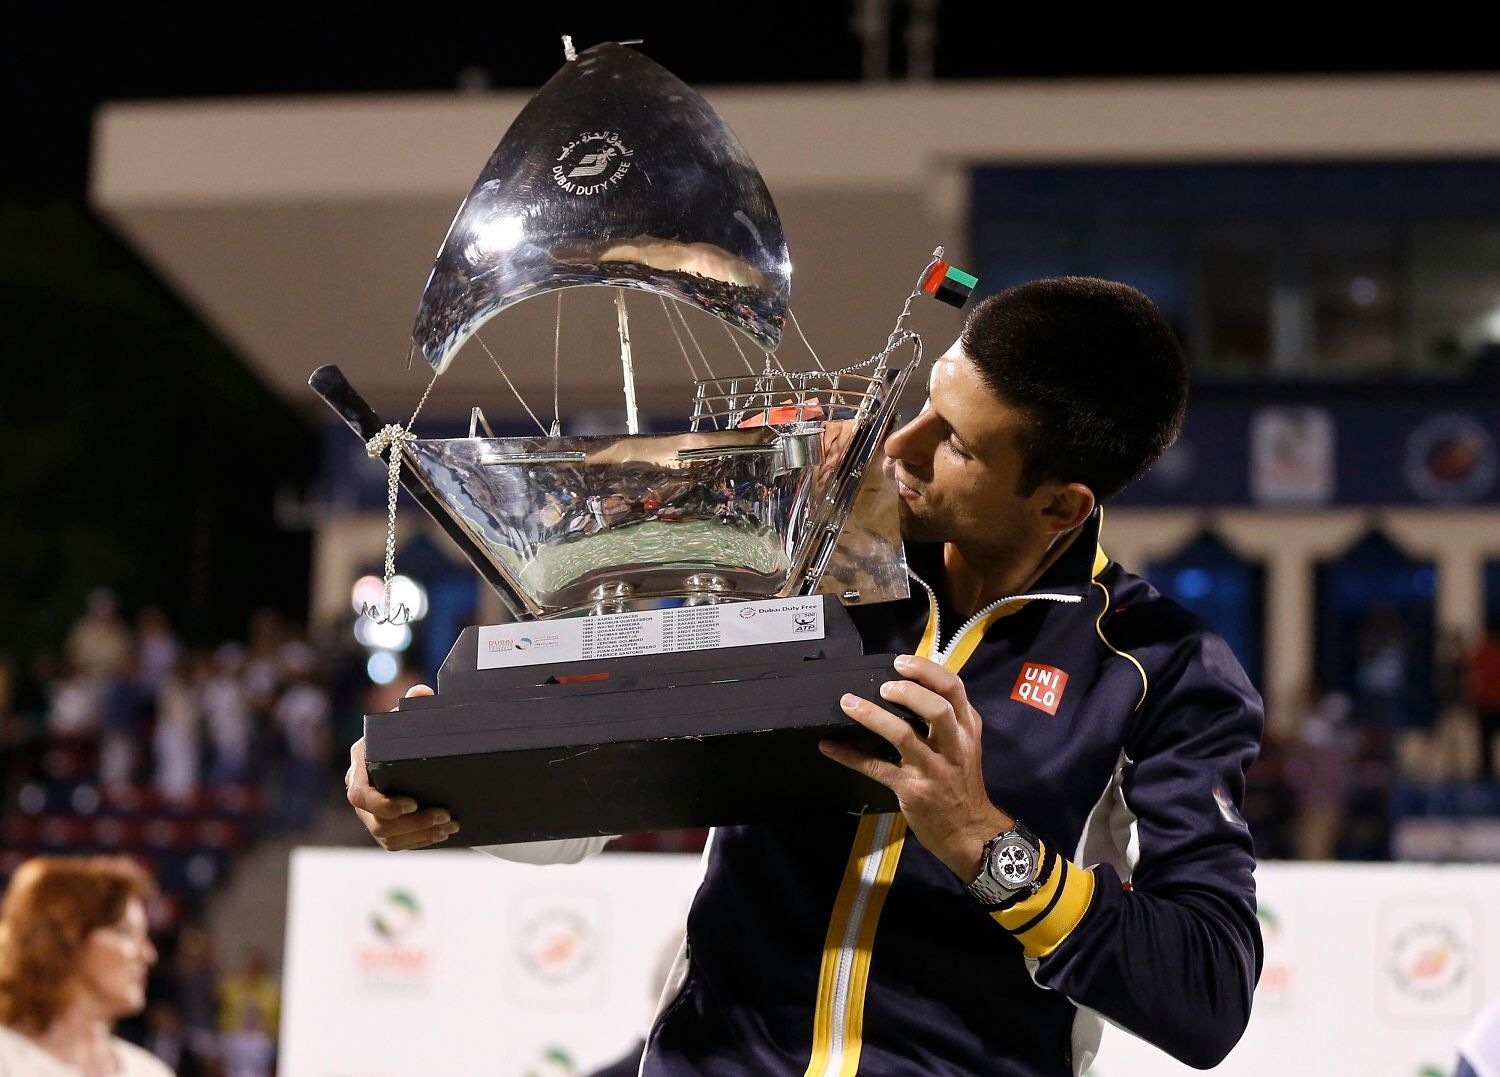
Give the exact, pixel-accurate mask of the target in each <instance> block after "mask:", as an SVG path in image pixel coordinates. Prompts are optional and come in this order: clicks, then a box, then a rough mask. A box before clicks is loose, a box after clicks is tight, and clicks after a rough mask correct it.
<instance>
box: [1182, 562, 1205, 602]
mask: <svg viewBox="0 0 1500 1077" xmlns="http://www.w3.org/2000/svg"><path fill="white" fill-rule="evenodd" d="M1212 588H1213V577H1211V576H1210V575H1209V574H1208V573H1207V572H1205V571H1204V570H1203V569H1201V568H1185V569H1183V570H1182V571H1181V572H1179V573H1178V574H1177V587H1176V591H1177V597H1178V598H1182V599H1188V600H1191V599H1194V598H1202V597H1203V596H1204V595H1206V594H1208V592H1209V591H1210V590H1211V589H1212Z"/></svg>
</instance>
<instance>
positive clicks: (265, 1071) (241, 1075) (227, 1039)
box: [220, 1002, 276, 1077]
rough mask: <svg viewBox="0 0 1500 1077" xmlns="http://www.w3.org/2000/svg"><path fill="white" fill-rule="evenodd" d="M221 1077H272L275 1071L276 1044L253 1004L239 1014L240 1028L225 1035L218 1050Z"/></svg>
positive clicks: (257, 1007)
mask: <svg viewBox="0 0 1500 1077" xmlns="http://www.w3.org/2000/svg"><path fill="white" fill-rule="evenodd" d="M220 1057H221V1059H222V1060H223V1072H224V1077H271V1075H272V1074H273V1073H275V1072H276V1041H275V1040H273V1039H272V1038H271V1036H270V1034H269V1032H268V1031H267V1029H266V1018H265V1015H264V1014H262V1013H261V1012H260V1007H259V1006H257V1005H256V1004H255V1003H254V1002H248V1003H246V1004H245V1006H244V1007H243V1009H242V1010H241V1011H240V1026H239V1028H237V1029H235V1030H234V1031H233V1032H228V1033H225V1035H224V1039H223V1046H222V1048H221V1049H220Z"/></svg>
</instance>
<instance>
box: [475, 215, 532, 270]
mask: <svg viewBox="0 0 1500 1077" xmlns="http://www.w3.org/2000/svg"><path fill="white" fill-rule="evenodd" d="M525 238H526V224H525V222H524V221H523V220H522V219H521V218H520V217H513V216H512V217H492V218H491V219H490V220H487V221H480V222H479V223H478V224H477V225H475V226H474V234H473V235H472V236H471V237H470V239H469V242H468V245H467V247H466V248H465V250H464V253H465V254H467V255H468V257H469V261H471V262H483V261H484V260H485V259H487V258H488V257H490V256H491V255H494V254H504V253H505V252H506V251H508V250H510V249H511V248H512V247H514V246H516V245H517V244H518V243H520V242H521V240H523V239H525Z"/></svg>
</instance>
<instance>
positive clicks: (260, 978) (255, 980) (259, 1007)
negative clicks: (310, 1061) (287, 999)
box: [219, 950, 281, 1039]
mask: <svg viewBox="0 0 1500 1077" xmlns="http://www.w3.org/2000/svg"><path fill="white" fill-rule="evenodd" d="M252 1010H253V1011H254V1013H255V1016H256V1020H257V1021H258V1022H259V1024H260V1026H261V1027H263V1028H264V1029H265V1031H266V1032H267V1033H269V1034H270V1035H271V1037H272V1038H273V1039H274V1038H275V1035H276V1024H277V1022H278V1021H279V1020H280V1019H281V988H280V987H279V986H278V985H277V983H276V978H275V977H274V976H272V975H271V973H270V971H269V967H268V962H267V961H266V955H265V954H263V953H262V952H261V951H259V950H251V951H250V952H249V953H247V954H246V955H245V966H244V968H243V969H242V970H241V971H240V972H238V973H236V974H235V975H233V976H230V977H227V978H226V979H225V980H224V982H223V983H222V984H220V985H219V1031H221V1032H223V1033H225V1034H226V1035H227V1034H229V1033H233V1032H238V1031H240V1030H242V1029H244V1028H245V1027H246V1021H247V1019H248V1015H249V1014H250V1012H251V1011H252Z"/></svg>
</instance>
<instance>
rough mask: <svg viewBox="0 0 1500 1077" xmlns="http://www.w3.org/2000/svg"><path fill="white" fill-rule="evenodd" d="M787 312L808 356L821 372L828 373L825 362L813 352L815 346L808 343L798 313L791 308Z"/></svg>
mask: <svg viewBox="0 0 1500 1077" xmlns="http://www.w3.org/2000/svg"><path fill="white" fill-rule="evenodd" d="M786 312H787V314H789V315H791V318H792V327H793V328H794V329H796V330H797V335H798V336H799V337H801V338H802V343H803V345H805V346H806V348H807V351H808V354H809V355H811V356H812V357H813V362H814V363H817V364H818V369H819V370H822V371H825V372H826V371H827V369H828V368H827V367H825V366H824V365H823V360H821V359H819V358H818V353H817V352H815V351H813V346H812V345H811V344H810V343H808V340H807V334H806V333H804V332H803V331H802V323H801V322H799V321H798V320H797V312H796V311H795V310H793V309H792V308H791V307H790V306H789V307H787V308H786Z"/></svg>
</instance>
